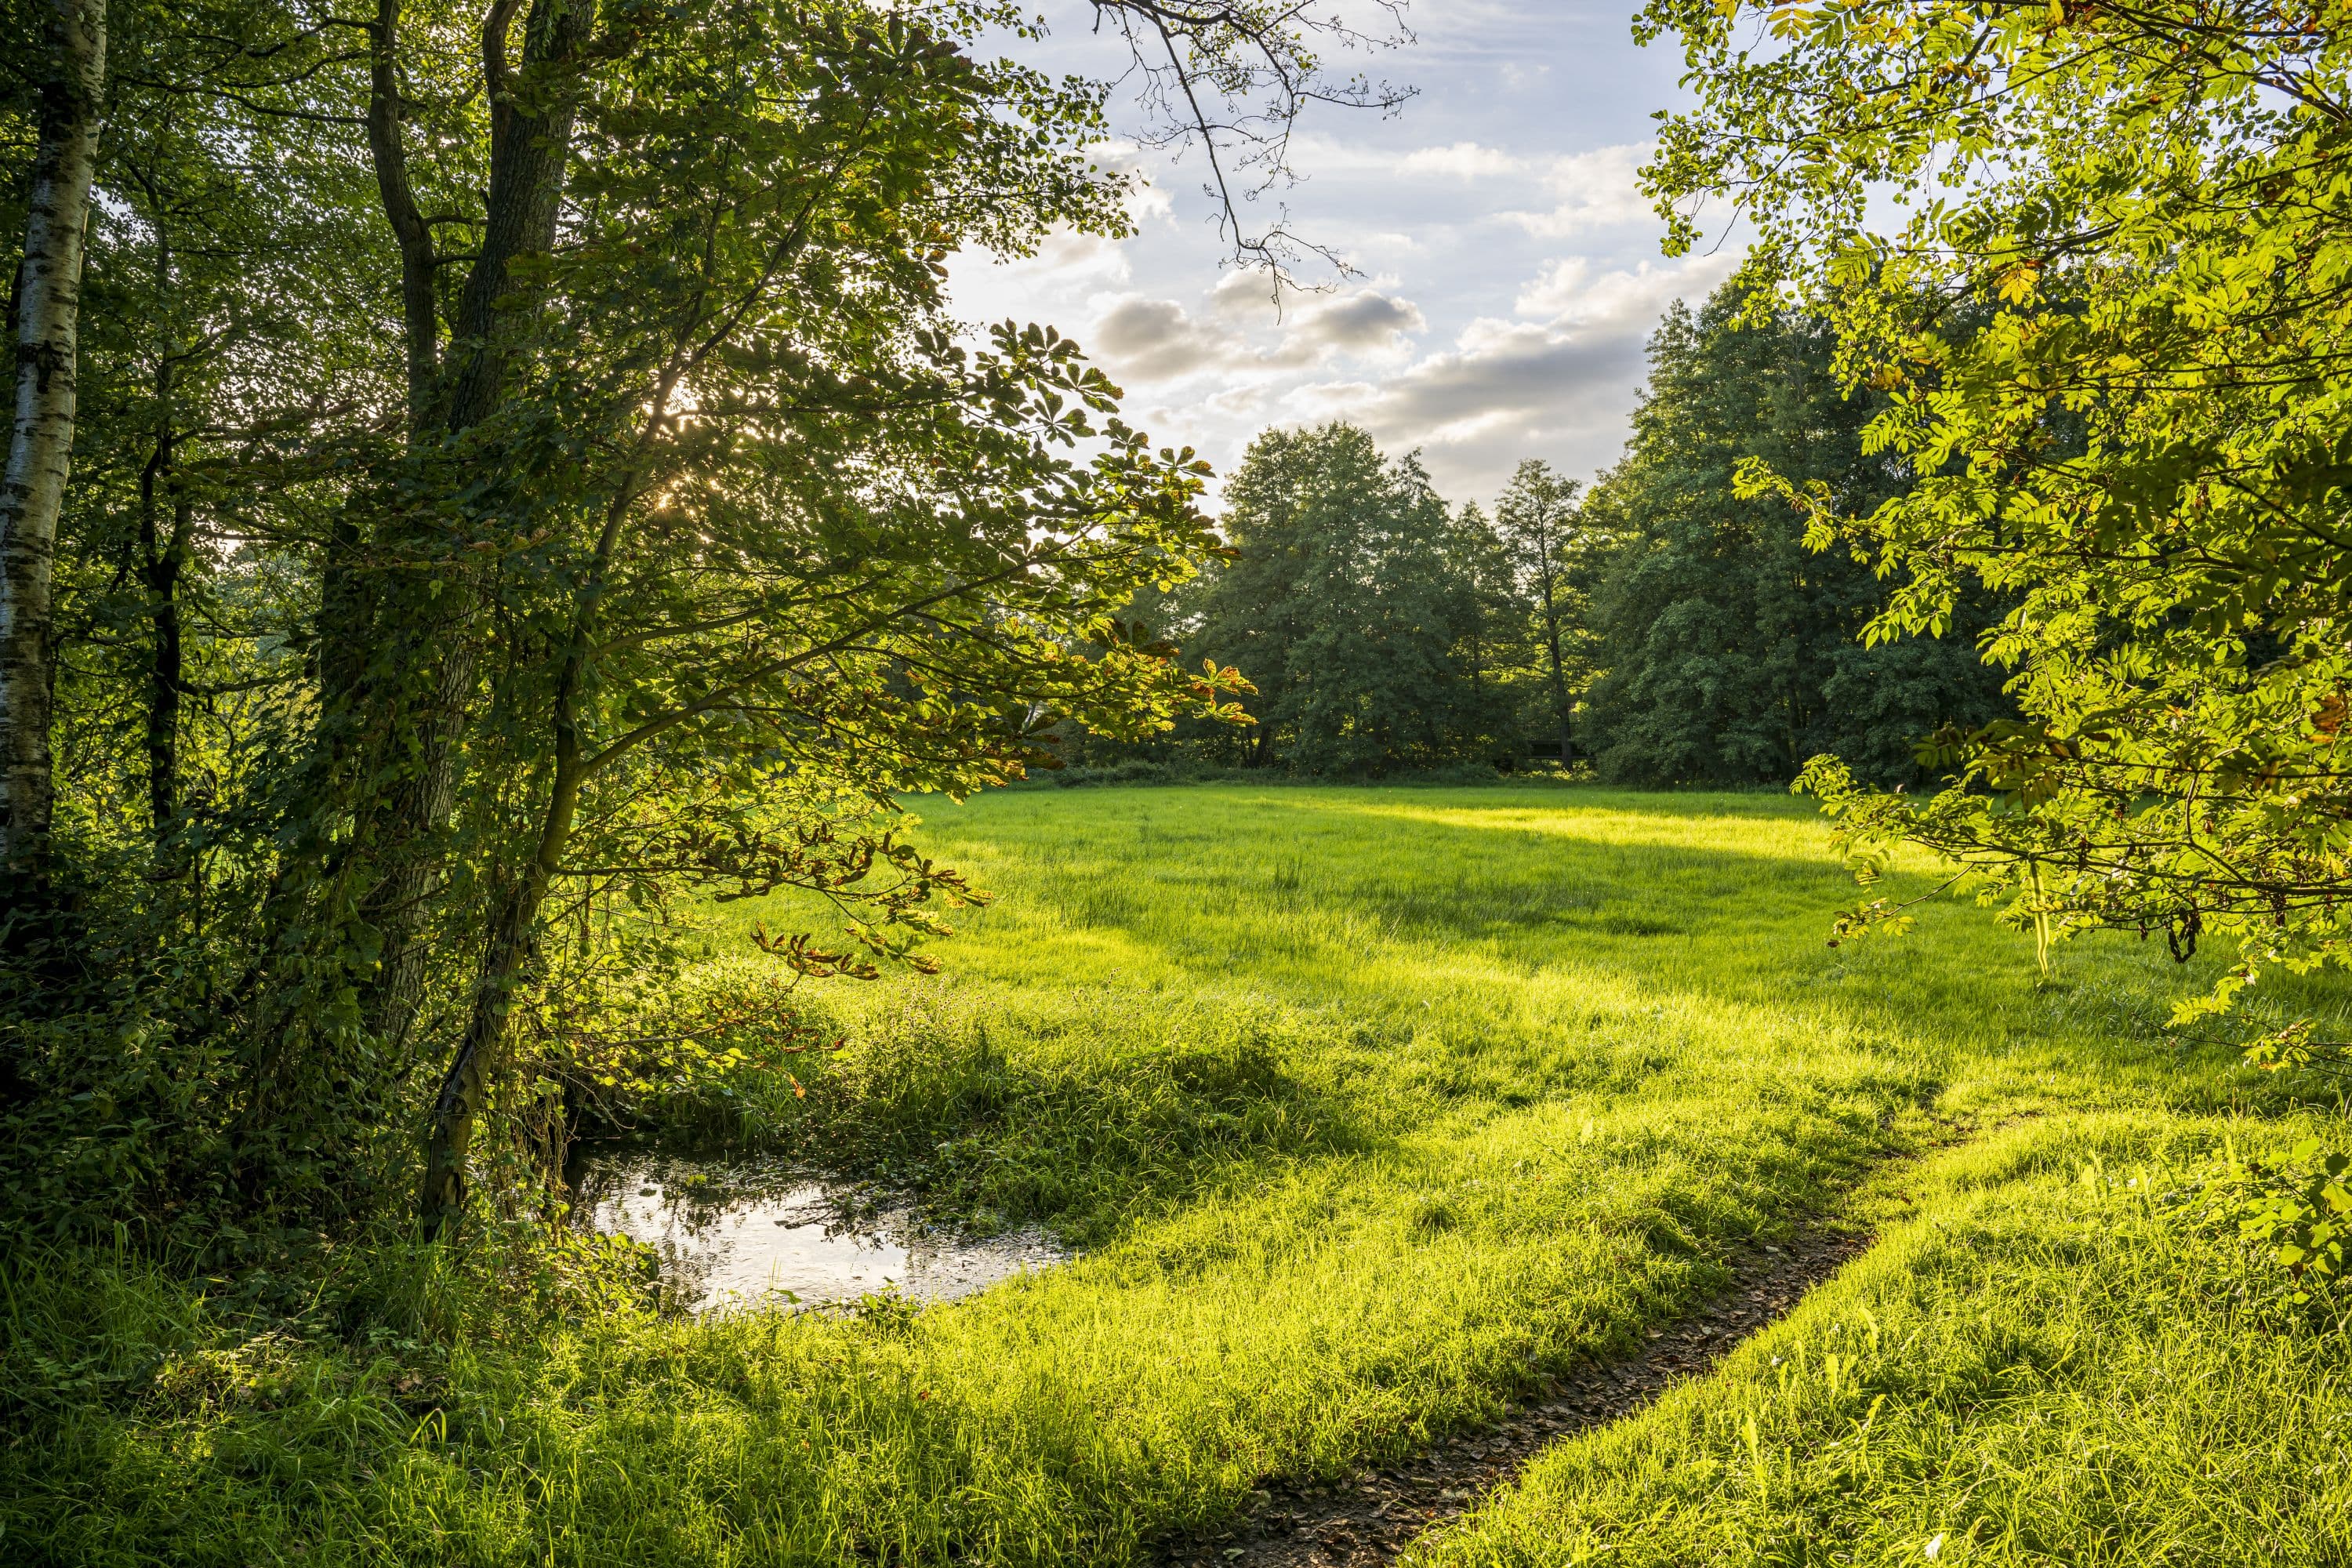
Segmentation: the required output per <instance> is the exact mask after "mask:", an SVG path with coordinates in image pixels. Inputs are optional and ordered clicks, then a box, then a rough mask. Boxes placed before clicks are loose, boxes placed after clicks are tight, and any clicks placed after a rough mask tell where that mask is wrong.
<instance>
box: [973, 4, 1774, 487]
mask: <svg viewBox="0 0 2352 1568" xmlns="http://www.w3.org/2000/svg"><path fill="white" fill-rule="evenodd" d="M1632 10H1633V5H1632V0H1523V3H1521V4H1517V5H1510V4H1502V3H1497V0H1420V3H1419V4H1417V5H1414V6H1413V8H1412V10H1411V11H1410V12H1409V13H1408V15H1407V22H1408V25H1409V26H1410V27H1411V29H1412V34H1413V35H1414V36H1413V40H1412V42H1411V43H1410V44H1408V45H1406V46H1405V47H1402V48H1398V49H1395V50H1393V51H1390V52H1387V53H1384V54H1381V55H1379V56H1377V57H1370V58H1366V59H1364V60H1363V61H1362V64H1363V66H1364V67H1365V68H1368V69H1369V70H1370V71H1371V72H1372V73H1373V74H1375V75H1377V76H1380V77H1382V78H1386V79H1390V80H1391V81H1395V82H1397V83H1400V84H1403V85H1409V86H1411V87H1412V88H1413V89H1415V96H1414V97H1413V98H1412V100H1411V101H1410V102H1408V103H1407V104H1405V106H1404V107H1403V109H1402V111H1401V112H1399V113H1398V114H1396V115H1395V116H1394V117H1393V118H1383V117H1381V115H1380V114H1378V113H1376V112H1371V111H1364V110H1346V109H1339V108H1332V107H1325V106H1317V107H1315V108H1312V109H1310V110H1309V112H1308V114H1307V118H1306V119H1305V121H1303V122H1302V125H1301V128H1300V133H1299V134H1298V136H1297V141H1296V143H1295V151H1294V157H1293V163H1294V164H1295V166H1296V167H1297V170H1298V171H1299V172H1300V174H1302V175H1303V176H1304V178H1303V179H1302V181H1301V182H1300V183H1299V184H1296V185H1293V186H1291V187H1290V188H1288V189H1287V190H1286V191H1284V192H1281V193H1279V197H1278V199H1279V200H1280V201H1281V202H1282V203H1284V204H1286V205H1287V207H1288V209H1289V224H1290V226H1291V227H1292V228H1293V229H1295V230H1297V232H1299V233H1301V234H1302V235H1304V236H1305V237H1307V238H1309V239H1312V240H1314V241H1316V242H1317V243H1318V244H1321V245H1324V246H1327V247H1330V248H1331V249H1333V250H1335V251H1337V252H1338V253H1339V255H1341V256H1342V257H1344V258H1346V260H1347V261H1348V262H1349V264H1350V266H1351V267H1352V268H1353V269H1354V272H1355V274H1356V275H1355V276H1353V277H1347V278H1339V277H1335V276H1334V275H1333V274H1331V273H1330V272H1329V271H1328V269H1327V270H1323V271H1319V272H1318V271H1316V270H1313V269H1311V268H1307V269H1302V271H1301V277H1302V278H1303V279H1310V280H1315V281H1319V282H1321V283H1323V284H1325V285H1328V287H1327V288H1326V289H1324V291H1322V292H1318V293H1315V294H1310V295H1307V296H1303V297H1294V298H1292V299H1290V300H1287V301H1286V304H1285V306H1284V308H1283V310H1281V311H1280V312H1279V315H1278V316H1277V312H1276V309H1275V307H1274V303H1273V301H1272V300H1271V299H1270V298H1269V291H1268V288H1267V285H1266V283H1265V280H1264V279H1263V278H1261V277H1258V276H1256V275H1255V274H1250V273H1245V272H1239V271H1236V270H1234V268H1230V267H1222V268H1221V265H1220V264H1221V262H1222V261H1223V259H1224V258H1225V257H1226V255H1227V250H1226V247H1225V245H1224V243H1223V241H1222V240H1221V239H1220V238H1219V237H1218V234H1217V230H1216V227H1215V226H1214V223H1213V218H1214V210H1213V207H1212V205H1211V204H1210V201H1209V199H1208V198H1207V196H1206V195H1204V194H1203V192H1202V189H1201V184H1202V173H1203V172H1204V171H1203V166H1202V163H1201V162H1200V160H1199V158H1198V156H1197V155H1194V156H1192V157H1187V158H1184V159H1182V160H1181V162H1178V163H1173V164H1171V163H1170V162H1169V160H1168V158H1167V157H1166V156H1164V155H1161V154H1158V153H1142V152H1138V153H1134V154H1133V156H1135V157H1136V158H1137V159H1138V166H1139V169H1140V170H1141V172H1142V173H1143V174H1145V176H1146V177H1147V179H1148V180H1149V182H1150V184H1149V187H1148V188H1147V189H1146V190H1145V191H1144V192H1142V193H1141V194H1140V195H1139V198H1138V199H1137V201H1136V202H1135V203H1134V205H1133V211H1134V215H1135V217H1136V219H1137V224H1138V232H1137V233H1136V234H1135V235H1134V236H1133V237H1130V238H1128V239H1124V240H1117V241H1109V240H1102V239H1097V238H1094V237H1087V236H1078V235H1060V236H1056V237H1054V238H1052V239H1051V240H1049V241H1048V243H1047V244H1046V245H1045V247H1044V248H1043V249H1042V250H1041V251H1040V253H1039V254H1038V255H1037V256H1035V257H1034V258H1024V259H1021V260H1016V261H1013V262H1009V263H1000V262H995V261H992V260H991V259H989V258H982V257H971V256H966V257H960V258H957V260H956V262H955V264H954V267H953V269H952V273H951V289H952V297H953V299H954V300H955V306H956V310H957V313H958V314H960V315H961V316H963V317H964V318H965V319H966V320H970V321H1001V320H1003V319H1005V318H1007V317H1011V318H1014V319H1016V320H1019V321H1040V322H1046V323H1050V324H1052V325H1054V326H1055V327H1057V328H1059V329H1061V330H1062V331H1064V332H1066V333H1068V334H1069V335H1071V336H1074V337H1076V338H1077V339H1078V340H1079V342H1081V344H1082V345H1084V347H1085V348H1086V350H1087V353H1088V354H1089V355H1090V356H1091V357H1092V358H1093V359H1094V360H1095V361H1096V362H1097V363H1100V364H1101V365H1102V366H1103V367H1104V368H1105V370H1106V371H1107V372H1108V374H1109V375H1110V376H1111V379H1112V380H1114V381H1115V382H1117V383H1118V384H1119V385H1120V386H1121V387H1122V388H1123V389H1124V390H1125V391H1126V393H1127V402H1126V409H1125V411H1126V414H1127V416H1128V418H1129V421H1130V422H1131V423H1134V424H1136V425H1139V426H1141V427H1142V428H1143V429H1145V430H1147V431H1148V432H1150V436H1151V437H1152V439H1153V441H1154V443H1155V444H1159V445H1190V446H1192V447H1196V448H1198V449H1199V450H1200V451H1201V452H1202V453H1203V454H1204V455H1205V456H1206V457H1208V458H1209V459H1210V460H1211V461H1212V462H1213V463H1214V464H1215V465H1216V466H1217V468H1218V469H1219V471H1220V472H1221V473H1222V472H1226V471H1230V469H1231V468H1232V466H1233V465H1234V462H1235V461H1236V460H1237V459H1238V458H1240V456H1241V454H1242V451H1243V449H1244V447H1246V446H1247V445H1248V443H1249V440H1250V438H1251V437H1253V436H1255V434H1256V433H1257V432H1258V431H1260V430H1263V429H1265V428H1266V427H1267V426H1296V425H1302V424H1309V423H1317V422H1320V421H1323V420H1328V419H1333V418H1344V419H1349V420H1352V421H1354V422H1355V423H1357V424H1360V425H1362V426H1365V427H1366V428H1367V429H1369V430H1370V431H1371V433H1372V434H1373V436H1374V437H1376V438H1377V439H1378V440H1379V441H1380V443H1381V447H1382V448H1383V449H1384V450H1386V451H1388V452H1389V453H1390V454H1391V456H1402V454H1404V453H1405V452H1408V451H1412V450H1414V449H1418V450H1419V451H1420V452H1421V454H1422V459H1423V462H1424V463H1425V464H1426V465H1427V467H1428V468H1429V471H1430V474H1431V477H1432V478H1433V480H1434V481H1435V483H1436V485H1437V488H1438V490H1439V492H1440V493H1441V494H1443V495H1444V496H1445V497H1447V499H1449V500H1454V501H1457V502H1458V501H1466V500H1478V501H1481V502H1491V501H1492V500H1493V499H1494V497H1495V495H1496V492H1497V491H1498V490H1499V489H1501V488H1502V486H1503V484H1504V483H1505V482H1506V481H1507V479H1509V477H1510V473H1511V470H1512V469H1513V468H1515V467H1516V466H1517V464H1518V462H1519V461H1520V460H1521V459H1522V458H1543V459H1545V460H1546V461H1548V462H1549V463H1551V464H1552V465H1553V467H1555V468H1559V469H1560V470H1561V471H1562V472H1564V473H1566V474H1568V475H1570V476H1571V477H1575V478H1580V479H1589V478H1590V477H1591V475H1592V474H1593V473H1594V472H1595V471H1597V470H1598V469H1601V468H1605V467H1607V466H1608V465H1609V464H1611V463H1612V462H1613V461H1614V460H1615V459H1616V458H1617V456H1618V455H1619V453H1620V451H1621V450H1622V447H1623V444H1624V440H1625V436H1626V432H1627V429H1628V419H1629V416H1631V414H1632V411H1633V405H1634V396H1635V393H1636V390H1637V389H1638V388H1639V386H1640V385H1641V383H1642V377H1643V343H1644V342H1645V341H1646V340H1647V338H1648V337H1649V334H1650V332H1651V330H1652V329H1653V328H1654V326H1655V325H1656V323H1657V321H1658V318H1659V316H1660V315H1661V314H1662V313H1663V312H1664V310H1665V309H1666V307H1667V305H1668V304H1669V303H1670V302H1671V301H1672V300H1675V299H1676V298H1682V299H1685V300H1689V301H1690V302H1691V303H1692V304H1693V305H1694V306H1696V304H1697V303H1698V301H1699V300H1702V299H1704V298H1705V297H1706V294H1707V292H1708V291H1709V290H1710V289H1713V288H1714V287H1715V285H1716V284H1717V283H1718V282H1720V281H1721V280H1722V279H1724V278H1725V277H1726V276H1727V275H1728V274H1729V272H1730V270H1731V267H1732V264H1733V260H1734V258H1733V255H1732V251H1731V249H1730V247H1720V248H1716V249H1714V250H1713V251H1712V253H1706V252H1705V251H1704V250H1703V253H1701V254H1696V255H1693V256H1690V257H1685V258H1679V259H1668V258H1664V257H1663V256H1662V255H1661V254H1660V252H1659V248H1658V240H1659V237H1660V235H1661V234H1662V232H1663V225H1662V224H1661V223H1660V221H1659V220H1658V218H1657V216H1656V215H1655V214H1654V213H1653V212H1651V211H1650V209H1649V206H1648V205H1647V203H1645V202H1644V201H1643V197H1642V195H1641V193H1640V191H1639V190H1638V189H1637V188H1636V185H1635V183H1634V174H1635V171H1636V169H1637V168H1638V167H1639V166H1640V164H1641V163H1642V160H1643V157H1644V156H1645V155H1646V153H1647V152H1648V139H1649V137H1650V135H1651V134H1652V132H1653V129H1654V127H1653V121H1652V120H1651V114H1652V111H1653V110H1657V109H1660V108H1663V107H1667V106H1669V105H1672V104H1675V103H1678V102H1680V101H1682V95H1681V93H1680V92H1679V90H1678V89H1677V88H1676V86H1675V78H1676V77H1677V75H1678V74H1679V72H1680V66H1681V60H1680V58H1679V54H1678V52H1677V50H1676V49H1675V45H1674V42H1673V40H1672V39H1668V40H1665V41H1664V42H1662V43H1659V44H1656V45H1653V46H1652V47H1648V48H1646V49H1645V48H1643V47H1638V46H1636V45H1635V44H1634V42H1633V36H1632V29H1631V25H1630V23H1631V15H1632ZM1047 15H1048V17H1049V19H1050V20H1051V22H1052V23H1053V26H1054V32H1053V36H1052V37H1051V38H1050V40H1049V41H1048V42H1047V43H1046V44H1045V46H1043V48H1042V50H1032V51H1030V52H1029V55H1028V58H1031V59H1032V60H1033V62H1034V63H1036V64H1039V65H1044V66H1047V67H1049V68H1054V69H1056V70H1059V69H1085V70H1087V71H1089V72H1090V73H1091V74H1103V73H1106V72H1108V71H1109V70H1112V69H1114V68H1116V67H1117V65H1118V61H1119V59H1120V58H1121V57H1120V55H1119V53H1118V51H1119V49H1120V47H1121V46H1119V45H1118V43H1117V42H1116V41H1114V40H1112V39H1109V38H1100V39H1097V38H1096V37H1092V36H1091V35H1090V33H1089V31H1088V28H1087V19H1086V16H1085V7H1084V5H1074V4H1069V3H1067V0H1063V3H1060V4H1056V5H1051V6H1050V7H1049V9H1048V12H1047ZM1115 113H1116V114H1118V116H1119V117H1121V118H1122V119H1123V120H1124V121H1126V122H1127V123H1130V124H1133V123H1139V122H1140V120H1141V115H1140V110H1138V109H1136V108H1135V107H1133V105H1132V104H1131V102H1129V103H1122V104H1120V105H1119V106H1118V107H1117V109H1116V110H1115ZM1275 199H1276V198H1274V197H1269V198H1267V199H1266V200H1265V201H1261V202H1260V203H1259V204H1257V205H1256V207H1255V208H1252V209H1249V212H1248V215H1247V216H1252V217H1256V216H1261V215H1262V214H1263V212H1264V211H1265V209H1266V208H1267V207H1268V206H1269V205H1270V204H1271V203H1272V201H1274V200H1275Z"/></svg>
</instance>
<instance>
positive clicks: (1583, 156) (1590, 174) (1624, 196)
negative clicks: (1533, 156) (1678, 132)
mask: <svg viewBox="0 0 2352 1568" xmlns="http://www.w3.org/2000/svg"><path fill="white" fill-rule="evenodd" d="M1649 155H1650V144H1649V143H1648V142H1624V143H1622V144H1620V145H1618V146H1614V147H1596V148H1594V149H1592V150H1591V152H1589V153H1570V154H1568V155H1567V156H1565V157H1560V158H1554V159H1552V160H1550V161H1549V163H1547V164H1546V165H1545V167H1544V170H1543V174H1542V176H1541V183H1542V184H1543V186H1544V188H1545V189H1546V190H1547V191H1548V192H1549V193H1550V194H1551V195H1553V196H1554V197H1555V198H1556V199H1555V200H1554V202H1553V204H1552V206H1551V210H1550V211H1549V212H1527V211H1515V212H1506V213H1503V214H1501V215H1499V216H1501V217H1502V218H1503V219H1504V220H1505V221H1506V222H1508V223H1514V224H1517V225H1518V226H1520V227H1521V228H1524V229H1526V230H1527V231H1528V233H1529V234H1531V235H1534V236H1536V237H1538V238H1541V239H1564V238H1566V237H1569V236H1570V235H1576V234H1583V233H1587V232H1589V231H1591V230H1592V229H1597V228H1615V227H1619V226H1629V225H1636V224H1647V223H1654V222H1655V221H1656V215H1655V213H1654V211H1653V209H1652V208H1651V206H1650V200H1649V198H1648V197H1647V196H1644V195H1643V194H1642V186H1641V182H1640V174H1641V169H1642V163H1643V160H1644V159H1646V158H1647V157H1648V156H1649Z"/></svg>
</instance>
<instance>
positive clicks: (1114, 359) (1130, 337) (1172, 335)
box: [1089, 295, 1234, 381]
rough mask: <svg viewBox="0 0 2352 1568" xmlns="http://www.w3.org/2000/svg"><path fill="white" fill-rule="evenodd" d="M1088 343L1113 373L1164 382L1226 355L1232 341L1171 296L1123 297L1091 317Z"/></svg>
mask: <svg viewBox="0 0 2352 1568" xmlns="http://www.w3.org/2000/svg"><path fill="white" fill-rule="evenodd" d="M1089 346H1090V347H1091V348H1092V349H1093V350H1094V352H1095V353H1097V355H1099V356H1100V357H1101V359H1102V360H1103V362H1104V363H1106V364H1107V365H1108V366H1109V367H1110V370H1111V374H1113V375H1114V376H1116V377H1120V378H1132V379H1134V380H1137V381H1169V380H1173V379H1174V378H1176V377H1178V376H1181V375H1187V374H1191V373H1192V372H1193V371H1196V370H1199V369H1200V368H1201V367H1202V366H1203V365H1206V364H1211V363H1217V362H1219V361H1221V360H1225V359H1229V358H1230V357H1231V356H1232V353H1233V350H1234V339H1233V338H1232V336H1231V335H1230V334H1228V333H1226V332H1224V331H1221V330H1219V329H1218V328H1216V327H1213V326H1211V325H1210V324H1209V323H1207V322H1205V321H1196V320H1194V319H1193V318H1192V315H1190V314H1189V313H1188V312H1187V311H1186V310H1185V309H1184V307H1183V306H1181V305H1180V304H1178V303H1177V302H1176V301H1175V300H1144V299H1139V298H1136V297H1135V296H1133V295H1129V297H1128V298H1126V299H1123V300H1118V301H1117V302H1116V303H1114V304H1113V305H1112V306H1111V307H1110V309H1108V310H1105V311H1104V312H1103V313H1102V315H1101V316H1099V317H1097V319H1096V321H1095V327H1094V334H1093V339H1092V342H1091V343H1090V345H1089Z"/></svg>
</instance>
